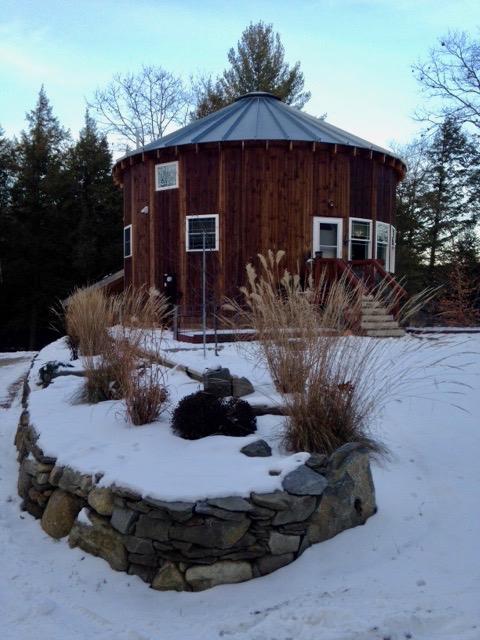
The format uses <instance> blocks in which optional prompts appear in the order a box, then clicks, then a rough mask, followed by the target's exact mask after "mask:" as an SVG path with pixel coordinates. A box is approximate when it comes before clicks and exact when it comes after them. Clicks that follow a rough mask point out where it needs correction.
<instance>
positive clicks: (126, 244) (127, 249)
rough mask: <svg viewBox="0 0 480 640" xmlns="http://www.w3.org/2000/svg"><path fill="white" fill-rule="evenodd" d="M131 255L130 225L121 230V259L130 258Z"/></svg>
mask: <svg viewBox="0 0 480 640" xmlns="http://www.w3.org/2000/svg"><path fill="white" fill-rule="evenodd" d="M131 255H132V225H131V224H129V225H128V227H125V228H124V230H123V257H124V258H130V256H131Z"/></svg>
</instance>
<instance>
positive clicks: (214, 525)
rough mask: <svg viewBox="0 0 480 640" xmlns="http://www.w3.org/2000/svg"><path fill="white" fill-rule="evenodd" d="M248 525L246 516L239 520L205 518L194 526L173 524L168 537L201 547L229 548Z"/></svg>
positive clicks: (239, 537) (241, 535) (240, 536)
mask: <svg viewBox="0 0 480 640" xmlns="http://www.w3.org/2000/svg"><path fill="white" fill-rule="evenodd" d="M249 526H250V521H249V520H248V518H244V519H243V520H241V521H240V522H235V521H228V520H216V519H213V518H207V519H206V520H205V522H204V523H202V524H199V525H196V526H191V527H190V526H188V527H186V526H181V525H173V526H172V527H171V528H170V537H171V538H172V539H174V540H180V541H183V542H192V543H193V544H197V545H199V546H201V547H211V548H217V549H229V548H230V547H232V546H233V545H234V544H235V543H236V542H238V541H239V540H240V539H241V538H242V537H243V535H244V534H245V533H246V532H247V529H248V528H249Z"/></svg>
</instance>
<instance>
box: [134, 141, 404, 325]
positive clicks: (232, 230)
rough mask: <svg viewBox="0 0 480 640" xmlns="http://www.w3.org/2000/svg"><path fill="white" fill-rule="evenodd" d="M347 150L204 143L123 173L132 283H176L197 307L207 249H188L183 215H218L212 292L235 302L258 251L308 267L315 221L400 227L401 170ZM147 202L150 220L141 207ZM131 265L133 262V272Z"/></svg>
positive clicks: (188, 304)
mask: <svg viewBox="0 0 480 640" xmlns="http://www.w3.org/2000/svg"><path fill="white" fill-rule="evenodd" d="M371 155H372V154H370V153H369V152H368V151H366V150H358V152H357V154H356V155H354V154H353V152H352V150H351V149H349V148H339V149H338V152H337V149H336V148H335V149H334V147H333V145H322V144H320V143H317V144H316V145H315V147H313V145H312V144H311V143H299V142H294V143H293V144H292V145H291V148H290V144H289V143H288V142H285V143H283V142H280V143H279V142H275V143H272V142H270V143H269V144H268V145H267V144H266V143H265V142H264V143H246V144H245V145H244V147H242V144H241V143H238V144H236V143H228V144H218V143H215V144H204V145H199V146H198V148H196V146H195V145H192V146H188V147H179V148H178V151H177V152H175V150H174V149H166V150H162V151H160V152H159V155H158V156H157V155H148V154H146V155H145V161H144V162H141V161H136V162H135V163H134V164H133V165H132V166H127V167H125V169H124V173H123V184H124V198H125V200H124V219H125V224H126V225H127V224H130V223H131V224H132V241H133V257H132V258H131V259H127V260H126V261H125V281H126V284H127V285H128V284H130V283H133V284H134V285H135V286H139V285H141V284H147V285H150V286H156V287H157V288H159V289H160V290H162V287H163V277H164V274H166V273H168V274H171V275H174V276H175V277H176V278H177V285H178V291H179V295H180V299H179V303H180V304H181V305H182V306H183V307H184V309H185V310H187V312H188V309H193V308H195V307H196V306H198V305H199V304H200V302H201V266H202V254H201V252H193V253H187V252H186V247H185V219H186V216H187V215H195V214H198V215H204V214H219V233H220V242H219V247H220V248H219V251H211V252H208V253H207V272H208V279H207V293H208V297H209V299H211V300H212V301H213V300H214V301H217V302H221V300H222V298H223V297H224V296H225V295H229V296H236V295H237V294H238V287H239V286H241V285H242V284H243V282H244V279H245V278H244V276H245V265H246V263H247V262H248V261H252V260H253V261H255V260H256V256H257V254H258V253H264V252H266V251H267V250H268V249H273V250H278V249H283V250H285V251H286V253H287V257H288V266H289V268H290V269H295V268H296V266H297V263H300V264H301V265H304V263H305V260H306V259H308V258H309V257H310V255H311V251H312V217H313V216H323V217H342V218H343V219H344V225H343V226H344V258H346V257H347V254H346V252H347V247H346V241H347V238H348V217H349V216H350V217H358V218H368V219H372V220H377V219H378V220H380V221H384V222H389V223H391V224H394V223H395V222H394V207H395V189H396V185H397V182H398V180H399V174H398V171H397V170H396V169H395V168H394V167H392V166H390V164H389V163H385V162H383V159H382V156H380V155H377V156H374V157H371ZM173 160H178V162H179V187H178V189H166V190H164V191H155V165H156V164H159V163H161V162H171V161H173ZM146 205H148V206H149V214H148V215H145V214H141V213H140V211H141V209H142V208H143V207H145V206H146ZM130 263H131V266H130Z"/></svg>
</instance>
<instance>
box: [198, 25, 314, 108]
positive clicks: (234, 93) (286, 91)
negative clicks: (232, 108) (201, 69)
mask: <svg viewBox="0 0 480 640" xmlns="http://www.w3.org/2000/svg"><path fill="white" fill-rule="evenodd" d="M228 62H229V63H230V67H229V68H228V69H225V71H224V72H223V75H222V76H221V77H220V78H218V79H217V80H215V81H213V80H211V79H207V80H205V79H204V80H203V81H201V82H200V86H199V87H197V89H199V91H197V93H198V94H199V95H198V98H197V105H196V108H195V111H194V113H193V119H196V118H199V117H202V116H204V115H208V113H212V111H216V110H217V109H218V108H220V107H223V106H226V105H228V104H230V103H231V102H233V101H234V100H235V99H236V98H238V97H239V96H241V95H243V94H245V93H249V92H251V91H268V92H269V93H273V94H275V95H276V96H278V97H279V98H280V99H281V100H283V101H285V102H286V103H287V104H291V105H292V106H294V107H297V108H299V109H301V108H302V107H303V106H304V105H305V103H306V102H307V101H308V100H309V99H310V93H309V92H305V91H304V90H303V89H304V83H305V80H304V77H303V73H302V72H301V71H300V62H296V63H295V64H294V65H293V66H292V67H290V65H289V64H288V63H287V62H285V49H284V47H283V45H282V42H281V40H280V34H279V33H276V32H274V31H273V25H272V24H265V23H264V22H262V21H260V22H258V23H257V24H253V23H250V25H249V26H248V27H247V28H246V29H245V30H244V31H243V33H242V36H241V39H240V40H239V42H238V43H237V47H236V49H235V48H233V47H232V48H231V49H230V51H229V52H228Z"/></svg>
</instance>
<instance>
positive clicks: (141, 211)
mask: <svg viewBox="0 0 480 640" xmlns="http://www.w3.org/2000/svg"><path fill="white" fill-rule="evenodd" d="M140 213H144V214H147V213H148V205H147V206H145V207H143V209H140Z"/></svg>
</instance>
